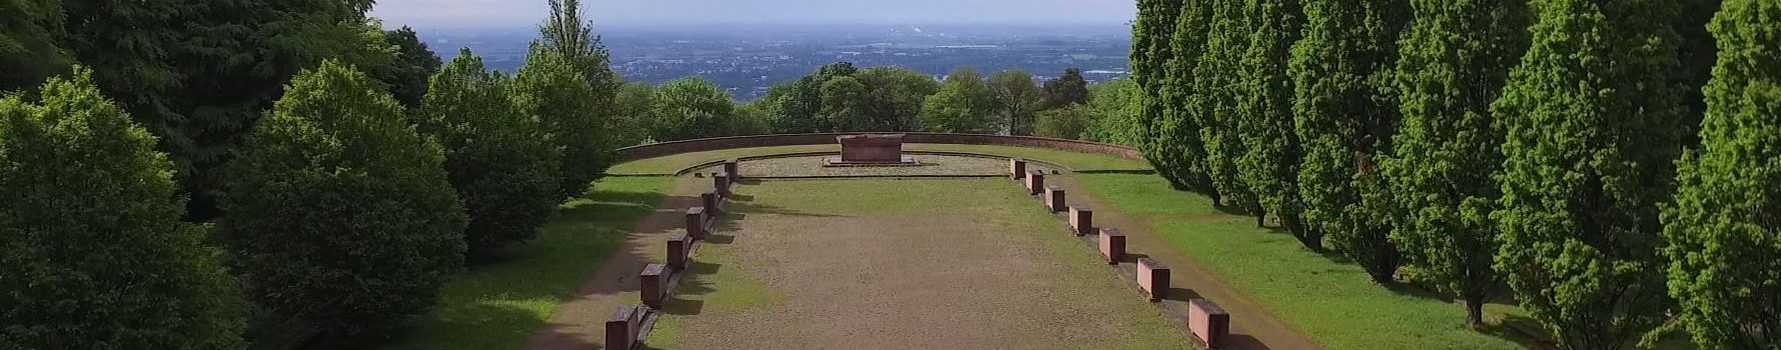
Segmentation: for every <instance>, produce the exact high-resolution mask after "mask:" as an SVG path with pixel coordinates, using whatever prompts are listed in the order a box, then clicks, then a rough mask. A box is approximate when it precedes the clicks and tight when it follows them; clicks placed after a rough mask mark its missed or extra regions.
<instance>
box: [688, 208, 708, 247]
mask: <svg viewBox="0 0 1781 350" xmlns="http://www.w3.org/2000/svg"><path fill="white" fill-rule="evenodd" d="M705 234H706V232H705V207H692V208H687V209H686V235H687V236H690V237H692V238H693V239H705Z"/></svg>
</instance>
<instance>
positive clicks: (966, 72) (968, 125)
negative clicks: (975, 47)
mask: <svg viewBox="0 0 1781 350" xmlns="http://www.w3.org/2000/svg"><path fill="white" fill-rule="evenodd" d="M993 107H994V101H993V97H992V95H991V94H990V90H989V86H988V85H985V84H984V81H983V75H982V74H979V73H977V69H975V68H971V67H963V68H959V69H957V70H954V71H952V74H947V75H946V81H945V82H943V83H941V84H940V91H939V92H935V93H934V95H932V96H928V97H927V100H926V101H923V102H922V113H921V115H922V120H923V122H922V124H923V125H925V126H926V127H927V129H928V130H932V131H938V132H957V133H973V134H988V133H993V132H995V129H996V121H995V119H994V118H993V117H992V116H991V114H992V113H993V111H992V108H993Z"/></svg>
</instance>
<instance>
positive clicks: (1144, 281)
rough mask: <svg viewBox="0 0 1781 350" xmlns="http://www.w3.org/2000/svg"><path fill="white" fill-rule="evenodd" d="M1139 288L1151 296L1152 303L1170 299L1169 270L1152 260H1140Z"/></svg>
mask: <svg viewBox="0 0 1781 350" xmlns="http://www.w3.org/2000/svg"><path fill="white" fill-rule="evenodd" d="M1138 287H1140V288H1143V289H1144V293H1145V294H1150V301H1157V300H1162V299H1163V298H1166V297H1168V292H1169V268H1168V267H1164V266H1163V263H1159V262H1156V260H1151V259H1150V258H1143V259H1138Z"/></svg>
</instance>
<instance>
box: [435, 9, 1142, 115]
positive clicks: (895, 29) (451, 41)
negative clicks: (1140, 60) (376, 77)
mask: <svg viewBox="0 0 1781 350" xmlns="http://www.w3.org/2000/svg"><path fill="white" fill-rule="evenodd" d="M417 30H418V31H419V32H420V35H421V38H422V39H423V40H426V41H427V43H428V45H429V46H430V47H431V48H432V49H433V51H435V52H438V53H439V55H440V56H441V57H443V58H445V59H446V60H450V59H451V58H452V57H454V56H456V55H457V52H458V48H460V47H466V46H467V47H469V48H470V49H471V50H473V51H475V52H476V54H477V55H479V56H482V57H483V59H484V61H485V62H486V64H487V65H488V66H489V67H490V68H493V69H497V70H502V71H509V72H511V71H512V70H514V69H517V68H519V66H520V65H521V64H523V63H524V61H525V54H526V48H527V45H528V44H529V43H530V42H531V40H532V39H533V38H534V37H535V36H536V33H537V30H536V29H533V28H510V29H480V30H470V29H438V30H432V29H417ZM595 30H596V31H598V32H599V33H598V34H600V35H601V36H602V37H603V41H604V43H605V44H606V48H607V49H608V50H610V51H611V52H612V64H613V66H614V69H615V70H617V71H618V72H619V73H620V74H623V75H624V76H625V78H626V79H627V80H629V81H642V82H649V83H662V82H665V81H669V80H673V79H676V78H680V77H686V76H701V77H704V78H706V79H709V80H711V81H713V82H715V83H717V85H718V86H722V87H724V88H727V89H729V90H730V92H731V93H733V94H735V96H736V98H737V99H739V100H752V99H754V98H756V97H759V96H760V95H762V94H764V93H765V92H766V91H767V88H769V87H771V86H772V85H773V84H776V83H779V82H784V81H788V80H793V79H797V78H798V77H801V76H804V75H805V74H809V73H810V72H811V71H814V70H816V69H817V67H819V66H822V65H824V64H828V63H833V62H837V61H847V62H853V64H854V65H855V66H858V67H861V68H864V67H870V66H900V67H906V68H911V69H915V70H917V71H921V72H924V73H928V74H932V75H935V76H936V77H939V76H942V75H945V74H946V73H947V72H951V71H952V70H953V69H956V68H959V67H963V66H972V67H976V68H977V69H978V70H979V71H982V72H984V74H986V75H987V74H988V73H989V72H993V71H996V70H1002V69H1024V70H1027V71H1028V72H1030V73H1032V74H1033V75H1035V76H1036V77H1038V78H1040V79H1047V78H1050V77H1053V76H1056V75H1058V74H1060V73H1062V72H1063V71H1064V69H1066V68H1081V69H1082V70H1083V71H1084V73H1085V74H1084V75H1085V77H1086V78H1087V79H1088V80H1089V81H1091V82H1099V81H1105V80H1109V79H1114V78H1118V77H1123V76H1126V75H1127V73H1128V72H1127V68H1126V67H1127V53H1128V50H1129V49H1130V47H1131V31H1130V28H1129V27H1126V26H1123V25H1118V24H1115V25H1099V26H1096V25H1080V24H1072V25H1059V26H996V27H988V26H983V27H968V26H957V25H953V26H923V25H902V26H877V25H873V26H866V25H861V26H814V25H811V26H762V25H750V26H678V27H619V26H613V27H606V26H600V27H596V28H595Z"/></svg>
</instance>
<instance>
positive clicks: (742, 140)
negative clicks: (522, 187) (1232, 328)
mask: <svg viewBox="0 0 1781 350" xmlns="http://www.w3.org/2000/svg"><path fill="white" fill-rule="evenodd" d="M859 134H904V135H907V136H904V137H903V143H937V144H954V145H998V146H1019V147H1033V148H1050V149H1058V150H1065V151H1076V152H1087V153H1100V154H1107V155H1112V156H1116V157H1122V158H1126V159H1138V160H1142V159H1144V156H1143V155H1142V154H1140V153H1138V150H1136V149H1132V148H1131V147H1125V146H1119V145H1111V144H1105V143H1095V142H1087V141H1077V140H1065V139H1052V138H1043V137H1029V136H1002V135H981V134H944V133H925V132H909V133H889V132H885V133H821V134H779V135H756V136H735V137H719V138H709V139H696V140H684V141H673V142H663V143H657V144H649V145H642V146H632V147H625V148H620V149H619V150H618V157H619V161H621V162H622V161H630V160H637V159H646V158H655V157H661V156H667V155H674V154H681V153H691V152H704V151H715V150H724V149H732V148H749V147H772V146H799V145H832V144H835V137H836V136H841V135H859Z"/></svg>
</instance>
